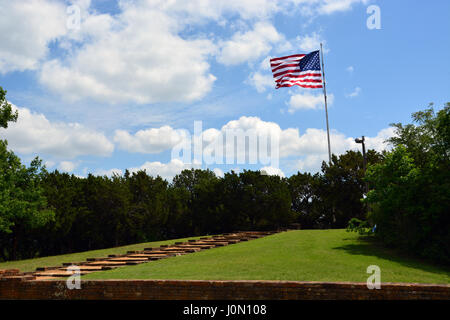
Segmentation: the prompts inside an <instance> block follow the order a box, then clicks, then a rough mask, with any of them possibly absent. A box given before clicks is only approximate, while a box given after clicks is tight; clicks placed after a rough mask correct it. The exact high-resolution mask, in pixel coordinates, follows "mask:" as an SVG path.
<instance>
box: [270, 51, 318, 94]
mask: <svg viewBox="0 0 450 320" xmlns="http://www.w3.org/2000/svg"><path fill="white" fill-rule="evenodd" d="M302 59H305V60H302ZM301 66H302V67H301ZM270 67H271V69H272V73H273V78H274V80H275V83H276V87H275V88H276V89H278V88H282V87H292V86H296V85H297V86H300V87H303V88H323V86H322V73H321V71H320V64H319V57H318V51H316V52H312V53H310V54H308V55H305V54H294V55H290V56H285V57H280V58H274V59H270ZM302 68H303V69H302Z"/></svg>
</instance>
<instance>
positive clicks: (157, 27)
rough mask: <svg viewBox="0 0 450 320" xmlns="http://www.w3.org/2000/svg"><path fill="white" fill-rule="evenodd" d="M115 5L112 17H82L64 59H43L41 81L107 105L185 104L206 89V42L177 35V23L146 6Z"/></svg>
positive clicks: (210, 50)
mask: <svg viewBox="0 0 450 320" xmlns="http://www.w3.org/2000/svg"><path fill="white" fill-rule="evenodd" d="M120 5H121V9H122V11H121V13H120V14H118V15H116V16H114V17H112V16H105V15H103V16H102V17H90V18H87V19H85V20H83V21H82V22H81V25H80V34H81V39H80V42H78V46H75V48H74V49H73V50H72V51H71V52H72V53H71V54H70V55H69V56H68V58H67V59H66V60H64V61H61V60H60V59H53V60H50V61H47V62H46V63H44V64H43V66H42V69H41V72H40V75H39V79H40V81H41V83H43V84H44V85H46V86H47V87H49V88H50V89H52V90H54V91H55V92H58V93H61V94H63V96H65V97H66V98H68V99H71V100H77V99H79V98H80V97H88V98H93V99H96V100H99V101H104V102H112V103H118V102H124V101H131V102H135V103H151V102H161V101H163V102H164V101H183V102H186V101H194V100H197V99H199V98H201V97H203V96H204V95H205V94H206V93H207V92H209V91H210V89H211V86H212V84H213V82H214V81H215V79H216V78H215V77H214V76H213V75H212V74H211V73H210V72H209V68H210V65H209V63H208V61H207V60H208V56H209V55H210V54H212V53H213V52H214V50H215V45H214V43H213V42H212V41H210V40H209V39H206V38H201V37H197V38H192V39H191V38H190V39H184V38H182V37H181V36H179V32H180V31H181V30H180V28H181V26H180V25H179V23H178V22H177V21H176V20H175V19H174V18H172V17H170V16H169V15H167V14H165V13H164V11H163V10H157V9H156V8H154V7H153V6H151V5H148V6H147V5H145V4H144V3H143V2H138V3H131V2H123V3H122V2H121V3H120ZM91 35H92V36H91ZM75 40H76V39H75ZM81 40H82V41H81Z"/></svg>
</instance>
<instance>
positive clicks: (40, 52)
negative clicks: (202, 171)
mask: <svg viewBox="0 0 450 320" xmlns="http://www.w3.org/2000/svg"><path fill="white" fill-rule="evenodd" d="M0 8H1V12H2V13H3V14H2V18H1V19H0V43H1V46H0V73H6V72H10V71H24V70H36V69H37V68H38V67H39V62H40V61H41V60H43V59H44V58H45V57H46V55H47V53H48V50H49V49H48V46H49V44H50V43H51V42H52V41H54V40H56V39H58V38H60V37H61V36H63V35H64V34H66V32H67V29H66V11H65V9H66V7H65V6H64V5H63V4H62V3H59V2H56V1H47V0H23V1H9V0H1V1H0Z"/></svg>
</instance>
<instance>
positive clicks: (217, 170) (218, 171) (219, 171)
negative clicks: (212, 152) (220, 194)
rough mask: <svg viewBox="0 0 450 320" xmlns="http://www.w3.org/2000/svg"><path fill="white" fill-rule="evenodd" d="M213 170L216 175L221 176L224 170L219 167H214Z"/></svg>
mask: <svg viewBox="0 0 450 320" xmlns="http://www.w3.org/2000/svg"><path fill="white" fill-rule="evenodd" d="M213 172H214V173H215V174H216V176H218V177H221V178H223V176H224V175H225V174H224V172H223V171H222V170H221V169H219V168H214V169H213Z"/></svg>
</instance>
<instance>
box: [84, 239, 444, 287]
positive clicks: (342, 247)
mask: <svg viewBox="0 0 450 320" xmlns="http://www.w3.org/2000/svg"><path fill="white" fill-rule="evenodd" d="M369 265H378V266H379V267H380V268H381V281H382V282H417V283H450V270H449V269H448V268H444V267H437V266H433V265H431V264H428V263H425V262H423V261H419V260H416V259H412V258H408V257H400V256H399V255H398V254H395V253H394V252H392V251H390V250H387V249H385V248H380V247H377V246H374V244H371V243H368V242H366V241H363V240H359V239H358V236H357V235H356V234H354V233H347V232H345V230H298V231H290V232H284V233H280V234H276V235H272V236H269V237H265V238H262V239H257V240H252V241H250V242H243V243H239V244H234V245H231V246H227V247H222V248H215V249H212V250H206V251H202V252H198V253H193V254H188V255H185V256H179V257H174V258H169V259H165V260H159V261H154V262H150V263H145V264H141V265H138V266H129V267H124V268H118V269H116V270H111V271H103V272H95V273H92V274H90V275H87V276H85V277H83V278H84V279H205V280H208V279H223V280H226V279H235V280H238V279H246V280H256V279H258V280H297V281H357V282H365V281H366V280H367V277H368V276H369V274H367V273H366V268H367V267H368V266H369Z"/></svg>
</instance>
